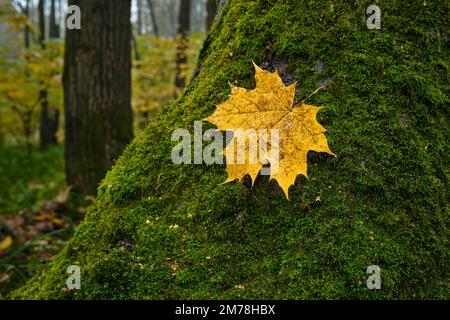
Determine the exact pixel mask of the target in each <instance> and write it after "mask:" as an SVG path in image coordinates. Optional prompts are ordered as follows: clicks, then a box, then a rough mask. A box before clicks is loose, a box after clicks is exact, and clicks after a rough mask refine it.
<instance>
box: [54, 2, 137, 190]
mask: <svg viewBox="0 0 450 320" xmlns="http://www.w3.org/2000/svg"><path fill="white" fill-rule="evenodd" d="M70 4H74V5H78V6H79V7H80V9H81V12H82V26H81V30H67V36H66V49H65V63H64V76H63V82H64V105H65V160H66V176H67V182H68V184H70V185H72V186H74V188H75V190H76V191H78V192H80V193H82V194H95V192H96V189H97V186H98V183H99V182H100V180H101V179H102V178H103V177H104V175H105V173H106V171H107V170H108V169H109V168H110V167H111V165H112V164H113V161H114V159H115V158H116V157H117V156H118V155H119V154H120V153H121V152H122V150H123V148H124V147H125V145H126V144H128V143H129V141H130V139H131V137H132V124H131V102H130V99H131V97H130V95H131V88H130V86H131V83H130V72H131V69H130V68H131V61H130V59H131V58H130V54H131V49H130V48H131V44H130V43H131V23H130V0H117V1H114V2H113V1H107V0H74V1H71V2H70Z"/></svg>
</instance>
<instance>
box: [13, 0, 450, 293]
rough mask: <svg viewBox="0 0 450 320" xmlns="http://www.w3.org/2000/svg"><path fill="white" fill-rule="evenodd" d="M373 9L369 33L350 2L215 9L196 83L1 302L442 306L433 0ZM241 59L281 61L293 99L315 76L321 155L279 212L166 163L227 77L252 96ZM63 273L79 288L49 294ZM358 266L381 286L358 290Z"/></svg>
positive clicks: (207, 176) (247, 191)
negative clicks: (425, 302)
mask: <svg viewBox="0 0 450 320" xmlns="http://www.w3.org/2000/svg"><path fill="white" fill-rule="evenodd" d="M379 5H380V7H381V10H382V13H383V18H382V30H379V31H377V30H368V29H367V28H366V26H365V18H366V15H365V10H366V3H364V2H359V1H358V2H356V3H355V4H354V5H349V4H347V3H339V2H335V1H329V0H322V1H314V2H311V1H277V2H275V1H263V0H257V1H237V0H236V1H233V0H231V1H230V4H229V5H228V6H227V7H226V8H225V9H224V12H223V14H222V16H221V18H220V20H219V21H218V22H217V23H216V25H215V26H214V27H213V30H212V32H211V33H210V34H209V36H208V38H207V39H206V41H205V46H204V48H203V49H202V52H201V54H200V59H199V62H198V68H199V73H198V75H197V76H196V77H195V78H194V79H193V80H192V82H191V84H190V85H189V86H188V87H187V88H186V90H185V91H184V93H183V94H182V95H181V96H180V98H179V99H178V100H177V101H176V102H175V103H173V104H171V105H169V106H167V107H166V108H165V110H164V111H163V112H162V114H161V115H160V117H159V118H158V120H156V121H155V122H154V123H152V124H150V125H149V126H148V127H147V128H146V130H145V132H143V133H142V134H141V135H140V136H138V137H136V138H135V139H134V141H133V142H132V143H131V144H130V145H129V146H128V148H127V149H126V151H125V152H124V154H123V155H122V157H121V158H120V159H119V161H118V162H117V164H116V165H115V166H114V168H113V169H112V170H111V172H109V173H108V175H107V176H106V178H105V180H104V181H103V183H102V184H101V186H100V188H99V197H98V201H97V203H96V204H95V205H94V207H93V208H91V210H90V211H89V213H88V215H87V217H86V220H85V222H84V223H83V224H82V225H81V227H80V228H79V230H78V231H77V233H76V235H75V236H74V238H73V239H72V240H71V241H70V242H69V244H68V245H67V247H66V248H65V250H64V251H63V252H62V253H61V254H60V255H59V256H58V257H57V258H56V259H55V261H54V262H53V263H52V264H51V265H50V267H48V268H46V269H45V270H43V271H42V272H41V273H40V274H38V275H37V276H36V277H34V278H33V279H32V280H31V281H30V282H29V283H28V284H27V285H26V286H24V287H23V288H21V289H20V290H18V291H16V292H15V293H14V294H13V295H12V298H34V299H43V298H67V299H70V298H78V299H87V298H111V299H167V298H171V299H175V298H190V299H194V298H213V299H216V298H283V299H303V298H308V299H311V298H312V299H315V298H342V299H344V298H351V299H356V298H358V299H382V298H383V299H386V298H387V299H393V298H402V299H405V298H445V299H448V298H449V297H450V290H449V286H448V276H449V267H448V258H449V250H448V240H447V239H448V236H449V232H448V228H447V227H448V221H449V220H448V214H449V210H448V197H449V188H448V178H449V175H448V167H449V156H448V155H449V150H448V141H449V132H450V130H449V125H448V124H449V120H450V119H449V111H448V103H449V101H448V100H449V99H448V94H447V93H448V82H447V81H448V78H447V77H448V59H446V57H448V56H449V43H448V39H449V38H448V34H447V33H446V32H447V30H448V19H447V16H446V12H448V4H447V3H445V2H444V1H434V2H433V3H422V2H414V1H390V2H382V3H379ZM252 60H254V61H255V62H256V63H257V64H259V65H263V64H266V65H267V66H268V67H269V68H273V67H274V65H275V61H278V62H279V61H282V63H281V64H282V66H283V68H282V70H280V73H281V75H282V76H283V77H285V78H288V77H289V76H292V75H293V76H294V77H295V79H296V80H298V84H299V90H298V92H297V97H296V100H297V101H299V100H301V99H303V98H304V97H305V96H306V95H308V94H309V93H311V92H312V91H314V90H315V89H316V88H317V87H318V86H319V83H320V82H321V81H325V80H326V81H328V82H330V81H331V83H329V84H328V86H327V90H326V91H325V92H321V93H320V94H317V95H315V96H314V97H313V98H311V100H310V102H311V103H312V104H315V105H325V106H327V108H325V109H323V110H322V111H321V112H320V113H319V121H320V122H321V123H322V124H323V125H324V126H325V127H326V128H327V129H328V130H329V132H328V139H329V142H330V147H331V150H333V152H335V153H336V154H337V157H336V158H332V157H328V156H326V155H322V154H315V153H313V152H311V153H310V154H309V162H310V165H309V176H310V178H309V180H306V179H305V178H303V177H299V178H298V179H297V183H296V184H295V186H293V187H291V189H290V198H291V201H287V200H286V199H285V197H284V196H283V194H282V192H281V190H280V189H279V188H278V186H277V185H276V183H275V182H274V181H271V182H269V181H267V180H268V179H267V178H264V177H261V178H258V180H257V182H256V185H255V187H254V188H249V183H248V181H244V182H242V183H239V182H234V183H229V184H224V185H222V184H221V182H222V181H224V179H225V177H226V173H225V167H224V166H218V165H214V166H206V165H202V166H200V165H174V164H172V162H171V160H170V152H171V148H172V146H173V145H174V143H172V142H171V141H170V136H171V132H172V131H173V130H174V129H176V128H188V129H191V130H192V127H193V122H194V121H195V120H198V119H203V118H205V117H206V116H208V115H209V114H211V113H212V112H213V110H214V105H215V104H218V103H220V102H222V101H224V100H225V99H226V97H227V95H228V94H229V92H230V89H229V85H228V82H231V83H237V84H239V85H240V86H244V87H248V88H251V87H252V86H253V85H254V82H253V69H252V64H251V61H252ZM318 61H321V62H322V63H323V65H324V66H325V68H324V70H323V71H322V72H318V71H317V70H316V71H314V69H315V68H314V67H315V66H316V64H317V63H318ZM278 62H277V64H278V65H279V64H280V63H278ZM324 79H325V80H324ZM402 117H403V120H401V118H402ZM405 119H406V120H405ZM402 121H403V122H402ZM318 197H320V201H319V200H318V199H317V198H318ZM123 242H126V243H129V244H130V245H129V247H128V248H127V249H124V248H123V246H121V245H120V244H121V243H123ZM70 264H77V265H79V266H80V267H81V270H82V289H81V290H72V291H67V290H64V289H63V288H64V287H65V280H66V277H67V275H66V274H65V270H66V268H67V266H68V265H70ZM372 264H376V265H378V266H380V268H381V270H382V290H377V291H369V290H367V288H366V279H367V275H366V273H365V271H366V268H367V266H369V265H372ZM239 285H242V286H243V288H244V289H242V288H241V287H240V286H239Z"/></svg>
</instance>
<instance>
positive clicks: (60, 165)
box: [0, 146, 94, 299]
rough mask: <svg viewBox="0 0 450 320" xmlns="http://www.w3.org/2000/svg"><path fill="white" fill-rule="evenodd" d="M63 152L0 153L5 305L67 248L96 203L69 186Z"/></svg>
mask: <svg viewBox="0 0 450 320" xmlns="http://www.w3.org/2000/svg"><path fill="white" fill-rule="evenodd" d="M63 154H64V149H63V147H62V146H55V147H50V148H47V149H45V150H41V149H34V150H33V152H32V154H31V157H30V156H29V155H28V154H27V152H26V150H25V149H24V148H18V147H13V148H4V149H0V299H1V298H2V297H4V296H5V295H6V294H7V293H8V292H10V291H12V290H14V289H16V288H18V287H19V286H21V285H22V284H23V283H24V282H25V281H27V280H28V279H29V278H30V277H31V276H32V275H33V274H34V273H35V271H36V270H37V269H38V268H39V267H41V266H42V265H45V263H44V264H42V263H41V262H42V261H49V260H51V259H52V258H53V256H54V255H55V254H57V253H58V252H59V251H60V250H61V249H62V248H63V247H64V245H65V243H66V241H67V240H68V239H69V238H70V236H71V235H72V234H73V233H74V230H75V227H76V226H77V225H78V224H79V223H80V221H81V220H82V218H83V214H84V212H85V211H86V207H87V206H88V205H89V204H90V203H91V202H92V201H93V200H94V199H91V198H87V199H80V198H77V197H75V196H74V195H73V194H71V193H70V188H69V187H67V185H66V183H65V175H64V156H63Z"/></svg>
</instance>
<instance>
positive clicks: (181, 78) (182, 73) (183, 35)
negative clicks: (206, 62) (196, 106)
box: [174, 0, 191, 97]
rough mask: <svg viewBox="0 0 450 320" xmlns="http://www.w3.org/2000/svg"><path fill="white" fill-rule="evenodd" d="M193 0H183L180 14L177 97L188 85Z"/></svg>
mask: <svg viewBox="0 0 450 320" xmlns="http://www.w3.org/2000/svg"><path fill="white" fill-rule="evenodd" d="M190 17H191V0H181V5H180V11H179V14H178V29H177V37H176V41H177V55H176V69H175V93H174V95H175V97H177V96H178V95H179V94H180V93H181V91H182V90H183V88H184V86H185V85H186V74H187V62H188V61H187V56H188V54H187V50H188V48H189V28H190V24H191V18H190Z"/></svg>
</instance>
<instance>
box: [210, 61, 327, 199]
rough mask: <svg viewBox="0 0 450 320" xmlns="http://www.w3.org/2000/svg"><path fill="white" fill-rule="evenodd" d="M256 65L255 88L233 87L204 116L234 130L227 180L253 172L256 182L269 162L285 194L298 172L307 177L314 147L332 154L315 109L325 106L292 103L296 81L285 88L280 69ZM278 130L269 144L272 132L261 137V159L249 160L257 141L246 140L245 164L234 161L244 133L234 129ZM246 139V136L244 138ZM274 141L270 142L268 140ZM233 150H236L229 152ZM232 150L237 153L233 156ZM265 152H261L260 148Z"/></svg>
mask: <svg viewBox="0 0 450 320" xmlns="http://www.w3.org/2000/svg"><path fill="white" fill-rule="evenodd" d="M254 66H255V70H256V73H255V80H256V87H255V89H253V90H247V89H245V88H240V87H236V86H233V85H231V96H230V97H229V99H228V100H226V101H225V102H223V103H221V104H219V105H218V106H217V107H216V110H215V112H214V113H213V114H212V115H211V116H209V117H208V118H207V119H206V120H208V121H209V122H211V123H213V124H215V125H216V126H217V128H218V129H219V130H221V131H233V132H234V133H235V134H234V136H233V139H232V140H231V142H230V144H229V145H228V146H227V147H226V148H225V149H224V152H223V153H225V156H226V159H227V169H226V170H227V173H228V178H227V180H226V181H225V182H229V181H233V180H236V179H238V180H241V179H242V178H243V177H244V176H245V175H246V174H249V175H250V177H251V179H252V180H253V182H254V181H255V179H256V177H257V175H258V173H259V172H260V170H261V168H262V167H263V164H264V163H267V162H269V163H270V166H271V168H278V170H276V171H275V170H273V171H272V170H271V172H270V175H271V179H275V180H277V181H278V184H279V185H280V187H281V188H282V189H283V191H284V193H285V195H286V197H287V198H289V194H288V189H289V187H290V186H291V185H293V184H294V182H295V179H296V177H297V175H299V174H302V175H304V176H305V177H308V173H307V169H308V168H307V166H308V165H307V155H308V152H309V151H310V150H312V151H316V152H326V153H328V154H331V155H334V154H333V153H332V152H331V150H330V148H329V147H328V141H327V138H326V136H325V134H324V133H325V132H326V129H325V128H324V127H322V125H320V124H319V122H317V119H316V117H317V113H318V111H319V110H320V109H321V107H316V106H312V105H307V104H304V103H300V104H298V105H294V98H295V87H296V83H294V84H291V85H289V86H285V85H284V83H283V81H282V79H281V78H280V76H279V74H278V72H277V71H275V72H274V73H271V72H268V71H265V70H263V69H261V68H260V67H258V66H257V65H256V64H254ZM251 129H253V130H255V131H256V132H257V134H258V132H262V130H266V132H270V130H273V129H276V130H278V132H279V143H278V144H277V145H271V144H270V143H269V140H270V139H269V135H265V136H263V141H262V142H263V143H266V145H267V148H266V150H265V151H264V152H262V154H259V159H258V160H259V161H257V162H256V163H255V162H254V161H249V159H250V156H249V153H250V152H249V150H258V149H259V148H260V147H259V144H260V143H259V142H257V143H258V146H256V147H255V146H254V145H252V143H253V144H254V143H255V142H254V141H259V140H258V139H248V141H249V142H246V146H245V153H246V155H245V160H246V161H245V163H244V164H235V161H233V160H234V159H236V158H237V156H238V155H237V153H236V152H237V150H238V148H234V145H235V142H236V140H237V139H242V136H239V135H236V132H246V131H247V130H251ZM241 141H242V140H241ZM270 142H272V141H270ZM230 150H232V151H230ZM274 150H275V151H278V154H279V157H278V159H276V158H274V157H272V151H274ZM233 151H234V154H233ZM260 153H261V152H260Z"/></svg>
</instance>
